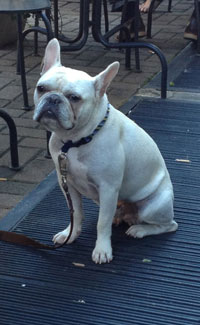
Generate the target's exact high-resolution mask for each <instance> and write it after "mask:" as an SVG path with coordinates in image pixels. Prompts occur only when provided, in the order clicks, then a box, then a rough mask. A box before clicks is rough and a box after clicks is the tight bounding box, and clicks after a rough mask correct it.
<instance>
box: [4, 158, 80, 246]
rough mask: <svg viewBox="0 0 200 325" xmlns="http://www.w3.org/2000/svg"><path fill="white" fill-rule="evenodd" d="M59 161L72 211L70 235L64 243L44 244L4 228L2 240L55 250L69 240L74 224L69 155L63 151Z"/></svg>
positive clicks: (70, 210)
mask: <svg viewBox="0 0 200 325" xmlns="http://www.w3.org/2000/svg"><path fill="white" fill-rule="evenodd" d="M58 163H59V168H60V174H61V181H62V187H63V190H64V192H65V194H66V197H67V201H68V207H69V213H70V220H71V226H70V232H69V235H68V236H67V238H66V240H65V241H64V243H62V244H55V245H47V244H43V243H41V242H39V241H37V240H35V239H32V238H30V237H28V236H25V235H23V234H18V233H15V232H10V231H4V230H0V240H2V241H4V242H9V243H13V244H19V245H23V246H29V247H34V248H38V249H48V250H54V249H57V248H61V247H63V246H64V245H65V244H66V243H67V242H68V241H69V239H70V237H71V234H72V231H73V226H74V209H73V203H72V199H71V196H70V194H69V191H68V186H67V155H66V154H65V153H63V152H62V153H61V154H60V155H59V156H58Z"/></svg>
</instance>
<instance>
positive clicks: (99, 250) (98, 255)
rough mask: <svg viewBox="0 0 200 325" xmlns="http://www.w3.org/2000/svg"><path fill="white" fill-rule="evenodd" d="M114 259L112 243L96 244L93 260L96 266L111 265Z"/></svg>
mask: <svg viewBox="0 0 200 325" xmlns="http://www.w3.org/2000/svg"><path fill="white" fill-rule="evenodd" d="M112 259H113V255H112V247H111V244H110V242H107V243H103V244H102V243H100V244H96V247H95V249H94V250H93V253H92V260H93V261H94V262H95V263H96V264H102V263H109V262H110V261H112Z"/></svg>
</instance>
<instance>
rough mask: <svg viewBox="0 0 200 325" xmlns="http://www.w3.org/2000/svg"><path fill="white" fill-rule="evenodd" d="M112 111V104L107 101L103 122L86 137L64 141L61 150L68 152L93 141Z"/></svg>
mask: <svg viewBox="0 0 200 325" xmlns="http://www.w3.org/2000/svg"><path fill="white" fill-rule="evenodd" d="M109 112H110V104H109V102H108V103H107V111H106V114H105V116H104V118H103V119H102V120H101V122H100V123H99V124H98V125H97V126H96V128H95V129H94V130H93V132H92V133H90V134H89V135H88V136H86V137H82V138H81V139H80V140H78V141H75V142H73V141H72V140H68V141H67V142H63V146H62V147H61V151H62V152H64V153H67V152H68V150H69V149H70V148H74V147H76V148H78V147H80V146H82V145H84V144H87V143H89V142H91V141H92V139H93V137H94V136H95V135H96V134H97V133H98V132H99V131H100V130H101V128H102V127H103V126H104V124H105V123H106V121H107V119H108V115H109Z"/></svg>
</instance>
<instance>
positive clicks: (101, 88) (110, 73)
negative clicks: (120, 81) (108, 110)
mask: <svg viewBox="0 0 200 325" xmlns="http://www.w3.org/2000/svg"><path fill="white" fill-rule="evenodd" d="M118 70H119V62H117V61H116V62H113V63H112V64H110V65H109V66H108V67H107V68H106V69H105V70H104V71H102V72H101V73H99V74H98V75H97V76H96V77H95V84H94V85H95V90H96V94H97V96H99V97H102V96H103V95H104V94H105V92H106V90H107V88H108V86H109V85H110V83H111V81H112V80H113V78H114V77H115V76H116V74H117V72H118Z"/></svg>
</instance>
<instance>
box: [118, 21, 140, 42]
mask: <svg viewBox="0 0 200 325" xmlns="http://www.w3.org/2000/svg"><path fill="white" fill-rule="evenodd" d="M124 27H126V28H128V30H129V33H130V38H131V40H134V38H135V32H134V18H133V19H130V20H129V21H127V22H126V23H125V24H124ZM144 36H146V32H145V25H144V22H143V20H142V18H141V17H140V16H139V27H138V37H144ZM116 40H117V41H118V42H127V41H128V39H127V37H126V33H125V32H124V31H121V33H119V34H118V35H117V36H116Z"/></svg>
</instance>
